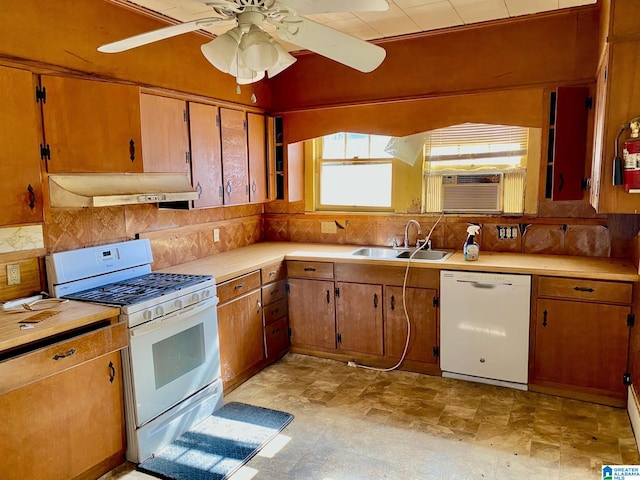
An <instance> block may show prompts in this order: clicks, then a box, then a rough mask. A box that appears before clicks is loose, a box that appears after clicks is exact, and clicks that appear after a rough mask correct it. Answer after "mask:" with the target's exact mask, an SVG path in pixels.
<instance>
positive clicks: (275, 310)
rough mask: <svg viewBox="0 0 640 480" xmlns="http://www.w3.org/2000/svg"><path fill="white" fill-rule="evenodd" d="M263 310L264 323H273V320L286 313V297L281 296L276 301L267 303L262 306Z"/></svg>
mask: <svg viewBox="0 0 640 480" xmlns="http://www.w3.org/2000/svg"><path fill="white" fill-rule="evenodd" d="M263 312H264V324H265V325H269V324H270V323H273V322H274V321H275V320H277V319H279V318H280V317H283V316H285V315H286V314H287V299H286V298H283V299H282V300H279V301H277V302H276V303H272V304H271V305H267V306H266V307H264V309H263Z"/></svg>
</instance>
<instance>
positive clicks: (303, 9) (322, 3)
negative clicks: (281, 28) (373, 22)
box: [277, 0, 389, 15]
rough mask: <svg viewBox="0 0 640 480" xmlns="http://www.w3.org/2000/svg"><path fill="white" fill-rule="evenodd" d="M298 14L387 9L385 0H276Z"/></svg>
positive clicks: (382, 10) (381, 10)
mask: <svg viewBox="0 0 640 480" xmlns="http://www.w3.org/2000/svg"><path fill="white" fill-rule="evenodd" d="M277 3H279V4H280V5H284V6H285V7H289V8H291V10H293V11H294V12H296V13H297V14H298V15H312V14H315V13H334V12H384V11H386V10H389V4H388V3H387V1H386V0H277Z"/></svg>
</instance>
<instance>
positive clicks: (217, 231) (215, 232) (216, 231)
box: [213, 228, 220, 242]
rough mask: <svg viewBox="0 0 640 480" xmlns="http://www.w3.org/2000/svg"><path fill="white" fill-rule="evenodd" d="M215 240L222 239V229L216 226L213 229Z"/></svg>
mask: <svg viewBox="0 0 640 480" xmlns="http://www.w3.org/2000/svg"><path fill="white" fill-rule="evenodd" d="M213 241H214V242H219V241H220V229H219V228H214V229H213Z"/></svg>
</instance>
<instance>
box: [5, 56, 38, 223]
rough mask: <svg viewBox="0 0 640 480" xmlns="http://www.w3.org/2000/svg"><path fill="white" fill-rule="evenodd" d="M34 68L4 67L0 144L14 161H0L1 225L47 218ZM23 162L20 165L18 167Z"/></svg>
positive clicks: (6, 156)
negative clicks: (41, 169)
mask: <svg viewBox="0 0 640 480" xmlns="http://www.w3.org/2000/svg"><path fill="white" fill-rule="evenodd" d="M35 86H36V84H35V78H34V76H33V75H32V74H31V72H27V71H25V70H19V69H15V68H5V67H0V92H2V93H1V94H0V95H2V108H1V109H0V122H2V129H1V130H0V144H1V145H2V149H3V155H4V157H5V158H6V159H11V161H7V160H5V161H2V162H0V177H1V178H2V179H3V181H2V196H1V197H0V225H18V224H25V223H41V222H43V220H44V210H43V208H42V207H43V205H42V186H41V184H42V181H41V175H40V156H39V152H38V145H39V143H40V140H39V138H40V128H39V125H38V124H39V115H38V107H37V105H36V102H35V95H34V91H35ZM16 165H20V168H16Z"/></svg>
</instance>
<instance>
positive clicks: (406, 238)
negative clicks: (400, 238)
mask: <svg viewBox="0 0 640 480" xmlns="http://www.w3.org/2000/svg"><path fill="white" fill-rule="evenodd" d="M412 223H415V225H416V227H418V235H420V234H422V228H420V224H419V223H418V221H417V220H414V219H411V220H409V221H408V222H407V224H406V225H405V226H404V248H409V226H410V225H411V224H412Z"/></svg>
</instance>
